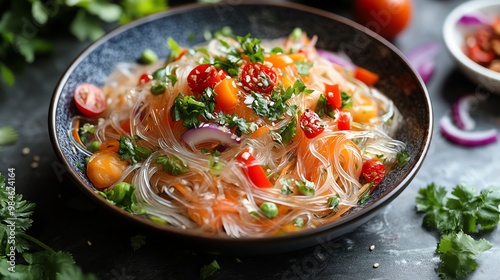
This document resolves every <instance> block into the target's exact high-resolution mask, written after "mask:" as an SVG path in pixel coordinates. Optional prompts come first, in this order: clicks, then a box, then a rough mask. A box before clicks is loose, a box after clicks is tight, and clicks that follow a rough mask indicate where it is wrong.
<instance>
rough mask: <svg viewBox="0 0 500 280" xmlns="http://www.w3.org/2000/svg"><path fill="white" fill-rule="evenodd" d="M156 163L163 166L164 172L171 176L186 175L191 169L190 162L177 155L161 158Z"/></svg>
mask: <svg viewBox="0 0 500 280" xmlns="http://www.w3.org/2000/svg"><path fill="white" fill-rule="evenodd" d="M155 162H156V163H158V164H161V165H162V169H163V171H165V172H166V173H168V174H170V175H180V174H184V173H186V172H187V171H188V168H189V165H188V162H187V161H186V160H184V159H182V158H181V157H179V156H177V155H172V156H171V157H169V156H159V157H157V158H156V161H155Z"/></svg>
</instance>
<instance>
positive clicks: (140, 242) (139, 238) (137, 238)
mask: <svg viewBox="0 0 500 280" xmlns="http://www.w3.org/2000/svg"><path fill="white" fill-rule="evenodd" d="M145 244H146V236H144V235H142V234H137V235H134V236H131V237H130V245H132V249H134V252H135V251H137V250H139V249H140V248H141V247H142V246H144V245H145Z"/></svg>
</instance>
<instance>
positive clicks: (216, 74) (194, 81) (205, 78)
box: [187, 64, 226, 93]
mask: <svg viewBox="0 0 500 280" xmlns="http://www.w3.org/2000/svg"><path fill="white" fill-rule="evenodd" d="M225 76H226V75H225V73H224V71H222V70H220V71H219V70H217V68H215V67H214V66H213V65H212V64H200V65H198V66H196V67H195V68H193V70H191V72H189V75H188V78H187V82H188V86H189V87H190V88H191V90H192V91H193V92H194V93H202V92H203V91H204V90H205V89H206V88H208V87H214V86H215V85H216V84H218V83H219V82H220V81H221V80H222V78H224V77H225Z"/></svg>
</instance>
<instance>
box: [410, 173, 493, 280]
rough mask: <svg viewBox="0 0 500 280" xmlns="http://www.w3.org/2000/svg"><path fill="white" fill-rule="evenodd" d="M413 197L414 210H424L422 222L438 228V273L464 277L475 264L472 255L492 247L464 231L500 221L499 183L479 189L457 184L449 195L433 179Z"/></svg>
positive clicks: (447, 276) (491, 226)
mask: <svg viewBox="0 0 500 280" xmlns="http://www.w3.org/2000/svg"><path fill="white" fill-rule="evenodd" d="M418 193H419V195H418V196H417V198H416V203H417V204H416V209H417V212H423V213H425V214H424V218H423V225H424V226H425V227H427V228H430V229H437V230H438V231H439V232H440V233H441V235H442V236H441V240H440V242H439V244H438V247H437V249H436V251H437V252H438V253H440V259H441V263H440V264H439V267H438V273H439V276H440V278H441V279H463V278H465V277H466V276H467V274H468V273H470V272H472V271H474V270H475V269H476V267H477V265H478V264H477V262H476V261H475V258H476V257H477V255H479V254H480V253H482V252H484V251H486V250H488V249H490V248H491V244H490V243H489V242H487V241H486V240H484V239H481V240H478V241H476V240H474V239H473V238H472V237H471V236H469V235H468V234H467V232H469V233H476V232H478V231H479V230H481V229H483V230H491V229H493V228H495V227H496V226H497V224H498V222H499V221H500V210H499V208H498V206H499V205H500V187H489V188H486V189H483V190H481V191H480V192H479V193H478V191H477V190H476V189H474V188H472V187H469V186H465V185H458V186H456V187H454V188H453V190H452V192H451V194H452V195H453V196H452V197H448V193H447V191H446V189H445V188H444V187H441V186H440V187H436V185H435V184H434V183H431V184H429V185H427V186H426V187H425V188H421V189H420V190H419V192H418Z"/></svg>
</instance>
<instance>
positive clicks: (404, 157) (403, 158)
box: [396, 151, 411, 167]
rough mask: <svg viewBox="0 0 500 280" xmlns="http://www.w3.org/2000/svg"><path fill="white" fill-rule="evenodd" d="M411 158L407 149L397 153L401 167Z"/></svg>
mask: <svg viewBox="0 0 500 280" xmlns="http://www.w3.org/2000/svg"><path fill="white" fill-rule="evenodd" d="M410 159H411V156H410V154H408V153H407V152H405V151H403V152H399V153H398V154H397V155H396V160H397V164H398V166H399V167H403V166H405V165H406V164H407V163H408V162H409V161H410Z"/></svg>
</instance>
